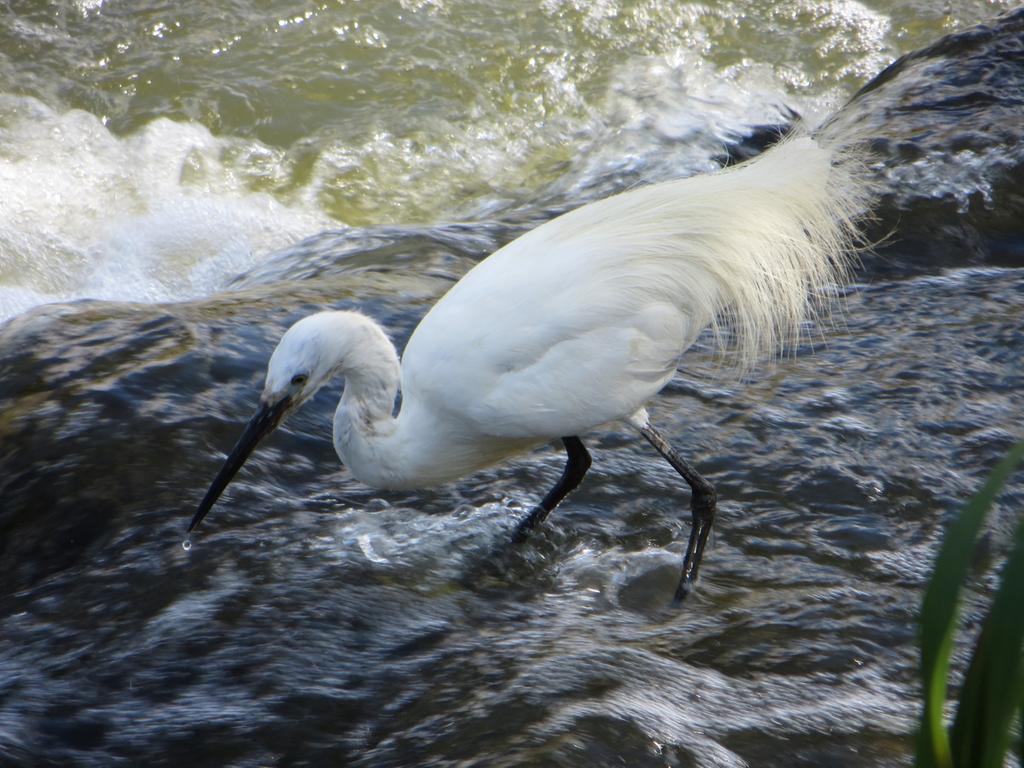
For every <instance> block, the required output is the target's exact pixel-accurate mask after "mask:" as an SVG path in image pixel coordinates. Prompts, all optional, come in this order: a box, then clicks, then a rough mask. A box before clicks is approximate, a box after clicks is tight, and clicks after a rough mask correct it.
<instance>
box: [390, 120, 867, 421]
mask: <svg viewBox="0 0 1024 768" xmlns="http://www.w3.org/2000/svg"><path fill="white" fill-rule="evenodd" d="M864 197H865V195H864V191H863V183H862V182H861V181H859V180H858V178H857V176H856V175H855V173H854V172H853V171H851V170H850V168H849V167H848V165H847V164H846V163H845V162H844V160H843V158H841V157H837V156H836V153H834V152H832V151H830V150H828V149H824V148H822V147H820V146H819V145H818V144H816V143H815V141H813V140H812V139H810V138H802V139H797V140H792V141H788V142H784V143H782V144H780V145H778V146H777V147H775V148H773V149H772V150H770V151H769V152H767V153H765V154H764V155H762V156H761V157H759V158H757V159H755V160H754V161H752V162H750V163H746V164H744V165H742V166H738V167H736V168H733V169H729V170H727V171H724V172H721V173H717V174H712V175H706V176H697V177H691V178H687V179H681V180H677V181H671V182H665V183H662V184H655V185H651V186H648V187H642V188H639V189H635V190H631V191H629V192H625V193H623V194H620V195H616V196H614V197H610V198H606V199H604V200H600V201H598V202H595V203H591V204H589V205H585V206H583V207H581V208H578V209H576V210H574V211H571V212H569V213H567V214H565V215H563V216H560V217H558V218H556V219H553V220H551V221H549V222H546V223H545V224H542V225H541V226H540V227H538V228H536V229H534V230H533V231H531V232H528V233H527V234H525V235H523V236H522V237H520V238H518V239H517V240H515V241H513V242H512V243H509V244H508V245H506V246H505V247H504V248H502V249H500V250H499V251H497V252H496V253H494V254H493V255H492V256H490V257H488V258H487V259H485V260H484V261H482V262H481V263H480V264H478V265H477V266H476V267H475V268H474V269H472V270H471V271H470V272H469V273H468V274H467V275H466V276H465V277H463V279H462V280H460V281H459V282H458V283H457V284H456V285H455V286H454V287H453V288H452V289H451V290H450V291H449V292H448V294H446V295H445V296H444V297H443V298H442V299H441V301H439V302H438V303H437V304H436V305H435V306H434V308H433V309H432V310H431V311H430V312H429V313H428V314H427V316H426V317H425V318H424V319H423V322H422V323H421V324H420V326H419V328H417V330H416V332H415V333H414V334H413V336H412V338H411V339H410V341H409V344H408V345H407V347H406V351H405V355H404V357H403V390H404V392H405V396H406V397H415V398H416V399H417V400H419V401H422V402H423V403H424V404H429V406H430V407H431V408H433V409H437V410H439V411H445V412H447V413H448V414H449V415H450V416H452V417H458V418H460V419H461V420H462V421H463V422H464V423H465V424H466V427H467V428H469V429H473V430H475V431H477V432H479V433H483V434H495V435H498V436H507V437H541V438H546V437H555V436H562V435H570V434H576V433H578V432H583V431H586V430H587V429H590V428H593V427H595V426H597V425H599V424H602V423H604V422H606V421H609V420H613V419H617V418H624V417H628V416H629V415H631V414H632V413H633V412H634V411H635V410H636V409H637V408H639V407H640V406H642V405H643V403H644V402H645V401H646V400H647V399H648V398H650V397H651V396H652V395H653V394H654V393H656V392H657V391H658V390H659V389H660V388H661V387H662V386H664V384H665V383H666V382H667V381H668V379H669V378H670V377H671V375H672V371H673V370H674V368H675V366H676V363H677V361H678V358H679V356H680V355H681V354H682V352H683V351H684V350H685V349H686V347H688V346H689V345H690V344H691V343H692V342H693V340H694V339H695V338H696V336H697V335H698V334H699V333H700V331H701V330H702V329H703V328H704V327H706V326H707V325H708V324H709V323H710V324H712V325H714V326H715V327H716V328H717V326H718V323H719V322H720V321H723V319H724V320H725V321H726V323H727V325H728V327H729V330H730V331H731V332H732V335H731V338H733V339H734V340H735V344H736V347H737V351H738V356H737V357H738V359H739V360H740V361H741V362H749V363H752V362H753V361H754V360H755V359H756V358H757V357H759V356H760V355H762V354H764V353H767V352H773V351H776V350H777V349H778V348H779V346H780V344H781V343H783V342H785V341H788V340H791V339H792V338H794V337H795V336H796V335H797V334H798V332H799V329H800V326H801V323H802V322H803V320H804V318H805V317H806V314H807V311H808V309H811V308H813V299H814V297H815V296H816V295H818V296H819V298H820V295H821V294H822V293H824V291H823V288H825V286H827V285H829V284H830V283H832V282H834V281H835V280H836V279H837V278H839V277H840V276H841V275H842V274H843V271H844V268H845V266H846V264H847V260H848V258H849V257H848V254H849V252H850V244H851V239H852V232H853V226H852V221H851V217H852V215H854V214H855V213H856V211H857V210H858V206H859V205H860V204H861V201H862V200H863V199H864ZM723 336H724V335H723Z"/></svg>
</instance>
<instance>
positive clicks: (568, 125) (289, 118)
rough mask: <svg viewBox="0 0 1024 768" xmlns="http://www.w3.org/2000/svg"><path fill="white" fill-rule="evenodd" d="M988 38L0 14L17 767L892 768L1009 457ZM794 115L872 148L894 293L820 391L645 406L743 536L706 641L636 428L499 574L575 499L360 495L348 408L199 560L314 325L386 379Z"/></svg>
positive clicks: (244, 492)
mask: <svg viewBox="0 0 1024 768" xmlns="http://www.w3.org/2000/svg"><path fill="white" fill-rule="evenodd" d="M1005 10H1007V6H1004V5H1001V4H999V3H989V2H960V3H947V4H945V5H936V4H934V3H923V2H916V1H915V0H902V1H896V2H893V1H890V2H888V3H872V4H867V3H860V2H853V1H852V0H836V2H827V3H817V2H809V1H808V0H795V1H794V2H783V3H754V2H750V0H735V1H734V2H714V3H708V4H701V5H698V4H690V3H677V2H668V1H667V0H648V1H647V2H625V1H624V0H623V1H616V0H596V1H594V2H575V1H573V0H532V2H527V1H526V0H523V1H522V2H514V3H497V2H494V0H476V1H473V0H466V2H449V1H448V0H393V1H389V0H375V1H374V2H348V3H346V2H340V1H339V2H330V3H327V2H321V3H310V2H283V1H279V2H270V1H267V2H256V0H234V1H233V2H224V3H212V2H200V1H199V0H196V1H195V2H189V3H181V4H165V3H156V2H152V1H151V0H147V1H146V2H133V3H128V2H116V1H114V2H111V1H107V2H105V1H104V0H77V1H74V0H61V1H60V2H42V1H40V0H35V1H34V2H11V3H7V4H5V5H4V9H3V11H2V12H0V75H2V76H0V137H2V140H0V320H3V321H5V324H4V325H2V326H0V765H5V766H6V765H12V766H37V765H42V766H47V765H53V766H64V765H83V766H109V765H153V766H156V765H174V766H178V765H182V764H192V765H203V766H206V765H210V766H263V765H294V766H299V765H353V766H410V765H431V766H535V765H536V766H605V765H609V766H610V765H624V766H743V765H748V766H786V767H787V768H791V767H792V766H888V765H904V764H909V762H910V755H911V751H912V733H913V729H914V723H915V718H916V716H917V712H918V707H919V705H918V697H919V691H918V687H917V684H916V679H915V674H916V671H915V670H916V662H917V659H916V636H915V635H916V623H915V622H916V616H917V611H918V606H919V603H920V598H921V592H922V587H923V585H924V583H925V582H926V580H927V578H928V575H929V572H930V568H931V561H932V558H933V556H934V553H935V550H936V547H937V545H938V542H939V540H940V538H941V535H942V531H943V528H944V525H945V524H946V523H947V522H948V521H949V520H950V518H951V517H952V516H953V515H954V514H955V513H956V511H957V509H958V507H959V505H960V504H961V503H962V502H963V500H964V499H965V498H966V497H967V496H969V495H970V493H971V492H972V491H973V490H974V489H975V488H977V487H978V485H979V483H980V481H981V479H982V478H983V477H984V476H985V475H986V472H987V471H988V469H989V468H990V467H991V466H992V465H993V464H994V463H995V462H996V461H997V460H998V459H999V458H1000V457H1001V455H1002V454H1003V452H1005V450H1006V449H1007V448H1008V447H1009V446H1010V445H1011V444H1012V443H1013V442H1014V441H1015V440H1016V439H1018V438H1019V437H1020V436H1021V426H1020V416H1021V412H1022V405H1024V231H1022V230H1024V227H1022V226H1021V222H1022V221H1024V198H1022V197H1021V193H1020V189H1022V188H1024V157H1022V154H1024V149H1022V147H1024V142H1022V141H1021V139H1022V136H1021V134H1022V133H1024V65H1022V61H1024V58H1022V55H1021V52H1022V51H1024V12H1021V11H1017V12H1015V13H1013V14H1011V15H1008V16H1004V17H1002V18H1001V19H1000V20H998V21H995V19H996V17H997V15H998V14H999V13H1000V12H1002V11H1005ZM980 22H987V23H989V26H987V27H980V28H976V27H974V26H973V25H975V24H978V23H980ZM940 39H941V43H938V41H940ZM936 43H938V44H936ZM912 51H918V53H917V54H914V55H913V56H910V57H908V58H907V59H905V60H903V61H901V62H900V63H899V64H898V65H896V66H894V67H893V68H891V69H890V70H887V71H886V73H885V74H884V75H882V76H881V77H879V78H877V79H876V80H874V81H873V82H872V83H871V85H868V86H867V87H864V86H865V85H866V84H867V83H868V81H869V80H871V78H872V77H874V76H875V75H877V74H878V73H879V72H881V71H882V70H883V69H884V68H885V67H886V66H887V65H888V64H889V63H890V62H892V61H893V60H895V59H897V58H898V57H899V56H901V55H903V54H907V53H910V52H912ZM858 91H859V92H858ZM796 113H799V114H801V115H803V116H805V117H806V118H807V119H808V120H810V121H816V120H819V119H822V118H825V117H826V116H828V115H830V114H833V115H834V117H833V118H832V119H831V121H830V122H829V123H828V125H827V126H826V128H825V129H824V130H825V131H826V132H827V133H828V135H831V136H833V137H838V139H837V140H842V139H843V138H844V137H856V138H857V139H858V140H866V141H867V143H868V144H869V145H870V146H871V147H872V149H873V155H872V158H871V172H872V174H873V175H874V177H875V178H876V180H877V186H878V190H879V204H878V206H877V209H876V210H875V220H874V222H873V223H872V224H870V225H869V235H870V236H871V237H872V238H874V239H876V240H877V241H878V242H879V245H878V247H877V248H876V249H875V252H874V253H872V254H869V255H866V256H865V258H864V264H863V266H862V268H861V269H860V270H858V273H857V276H856V280H857V283H856V285H854V286H851V287H850V289H849V290H848V291H847V292H846V295H845V296H844V297H843V299H842V302H841V305H842V312H841V314H840V316H839V317H837V319H836V321H835V322H834V323H833V324H832V325H829V326H827V327H820V328H811V329H809V333H808V339H809V340H812V341H813V342H814V343H813V344H812V343H811V341H809V342H808V344H807V345H806V346H804V347H801V348H800V349H798V350H796V352H795V354H793V355H792V356H789V357H786V358H785V359H783V360H781V361H780V362H778V363H777V364H775V365H773V366H766V367H765V368H764V369H762V370H761V371H760V372H759V373H758V374H757V375H756V376H753V377H751V378H750V379H749V380H746V381H741V382H737V381H732V380H725V381H724V382H723V381H722V380H721V379H720V378H716V376H715V374H716V372H717V371H718V362H717V361H716V360H715V359H713V358H712V357H711V356H710V355H709V354H708V353H707V351H706V350H705V349H704V348H703V347H701V346H698V347H697V348H695V349H694V350H692V351H691V353H689V354H688V355H687V357H686V358H685V359H684V365H683V368H682V370H681V372H680V375H679V376H678V377H677V378H676V379H675V380H674V381H673V383H672V384H671V385H670V386H669V387H668V388H667V389H666V390H665V392H664V393H662V395H661V396H659V397H658V398H657V399H656V400H655V401H654V402H653V403H652V405H651V411H652V414H653V416H654V417H655V419H656V421H657V423H659V425H660V426H661V427H662V429H663V431H665V432H666V434H669V435H671V437H672V439H673V440H674V441H675V442H676V443H678V444H679V445H680V446H681V447H682V448H684V449H685V452H686V453H687V454H688V455H689V456H690V458H691V459H692V460H693V461H694V462H695V463H696V464H697V465H698V466H699V467H700V468H701V469H702V470H703V471H704V472H705V473H706V474H707V475H708V476H709V477H710V478H711V479H712V480H713V481H714V482H715V483H716V485H717V487H718V491H719V497H720V499H721V506H720V513H719V518H718V521H717V524H716V532H715V536H714V539H713V542H712V546H711V547H710V548H709V551H708V552H707V554H706V558H705V565H704V571H703V580H702V583H701V585H700V589H699V591H698V592H697V593H696V594H695V595H694V596H693V599H692V600H691V601H689V602H688V604H687V605H686V606H685V607H683V608H682V609H672V608H670V606H669V599H670V597H671V593H672V590H673V588H674V586H675V581H676V579H677V574H678V567H679V565H680V560H681V553H682V550H683V548H684V546H685V542H686V537H687V535H688V514H687V505H688V501H689V497H688V494H687V493H686V491H685V488H683V487H681V485H680V482H679V480H678V478H677V477H676V476H675V475H674V473H673V471H672V470H671V468H670V467H668V465H666V464H664V463H663V462H661V461H660V459H658V457H657V456H656V455H652V453H651V451H650V449H649V448H647V447H646V445H645V444H644V443H643V442H642V441H640V440H638V439H636V437H635V436H634V435H633V434H631V433H630V432H629V431H628V430H627V429H626V428H625V427H623V426H620V427H618V428H613V429H612V430H611V431H608V432H604V433H599V434H594V435H590V436H585V440H586V442H587V444H588V445H590V446H591V447H592V452H593V455H594V467H593V469H592V470H591V473H590V475H588V477H587V480H586V481H585V483H584V485H583V486H582V488H581V489H580V490H579V491H578V492H577V493H576V494H574V495H573V496H571V497H570V498H569V499H568V500H567V502H566V503H565V504H564V506H562V507H560V508H559V509H558V510H557V512H556V513H554V514H553V515H552V516H551V517H550V518H549V519H548V521H547V523H546V524H545V526H544V529H543V530H542V531H541V532H539V533H538V535H537V536H535V537H534V538H533V539H532V540H531V541H530V542H529V543H528V544H527V545H525V546H523V547H520V548H517V549H515V550H512V551H511V553H510V554H509V555H508V556H507V558H506V562H504V564H503V567H502V569H501V570H499V571H497V572H496V571H494V570H493V569H489V568H487V567H482V565H485V564H486V563H487V562H488V558H489V555H490V553H491V552H492V550H494V549H495V548H496V547H501V546H502V545H503V543H504V542H506V541H507V539H508V538H509V535H510V533H511V531H512V529H513V527H514V525H515V521H516V520H517V519H519V517H521V516H522V515H523V514H525V513H526V511H527V510H528V509H529V506H530V504H531V503H532V502H533V501H535V500H536V499H537V498H538V496H540V495H541V494H542V493H543V492H544V491H545V490H547V488H548V487H549V486H550V484H551V483H552V482H553V481H554V479H555V477H556V476H557V475H558V473H559V472H560V469H561V463H562V461H563V459H562V454H561V453H560V452H559V451H558V450H555V449H554V448H552V449H548V450H543V451H539V452H537V453H535V454H532V455H529V456H524V457H522V458H520V459H517V460H515V461H512V462H510V463H508V464H506V465H504V466H501V467H497V468H494V469H492V470H489V471H487V472H483V473H481V474H479V475H476V476H473V477H470V478H467V479H466V480H465V481H463V482H460V483H457V484H454V485H452V486H449V487H444V488H440V489H435V490H431V491H423V492H416V493H389V494H381V493H376V492H373V491H371V490H369V489H367V488H365V487H363V486H361V485H359V484H358V483H356V482H355V481H354V480H352V479H351V478H350V477H349V476H348V475H347V473H346V472H345V470H344V469H343V468H341V467H340V466H339V465H338V462H337V459H336V457H335V456H334V453H333V449H332V446H331V444H330V413H331V410H332V406H333V399H334V398H336V397H337V395H338V391H339V387H338V386H336V387H334V388H333V389H331V390H330V391H324V392H322V393H321V394H320V395H318V396H317V397H316V398H315V400H314V401H313V402H311V403H310V404H309V405H307V407H306V408H305V410H303V411H302V412H300V413H299V414H297V415H296V416H294V417H293V418H292V419H291V420H289V422H288V423H287V424H286V425H285V426H284V427H283V428H282V429H280V430H278V432H277V433H275V435H274V436H273V437H272V438H270V439H269V440H268V441H267V442H266V444H265V445H263V446H262V447H261V448H260V449H259V450H258V451H257V453H256V454H255V455H254V456H253V457H252V459H251V460H250V462H249V463H248V464H247V466H246V469H245V470H243V472H242V473H241V475H240V476H239V478H238V479H237V480H236V481H235V482H234V483H233V484H232V486H231V487H230V489H229V490H228V492H227V493H226V494H225V497H224V498H223V499H222V501H221V502H220V504H219V505H218V506H217V507H216V508H215V509H214V511H213V512H212V513H211V515H210V517H209V518H208V520H207V521H206V522H205V523H204V525H203V527H202V528H201V529H200V530H199V532H198V533H197V534H196V535H195V536H193V538H192V539H191V541H188V542H185V544H187V546H183V541H184V539H185V537H184V530H185V526H186V525H187V522H188V520H189V517H190V515H191V513H192V511H193V510H194V508H195V504H196V503H197V501H198V499H199V498H200V497H201V496H202V493H203V491H204V490H205V488H206V486H207V485H208V483H209V482H210V480H211V479H212V477H213V475H214V474H215V472H216V470H217V469H218V467H219V463H220V461H221V460H222V458H223V454H224V451H225V450H227V449H228V448H229V447H230V445H231V444H232V442H233V440H234V439H235V437H236V436H237V434H238V432H239V431H240V429H241V426H242V424H243V423H244V421H245V419H246V418H248V416H249V415H250V413H251V411H252V409H253V407H254V405H255V402H256V397H257V393H258V391H259V389H260V386H261V379H262V375H263V370H264V366H265V363H266V359H267V357H268V355H269V353H270V351H271V350H272V348H273V345H274V344H275V343H276V340H277V338H278V337H279V336H280V334H281V332H282V330H283V329H284V328H285V327H287V325H288V324H289V323H290V322H292V321H293V320H295V319H297V318H298V317H300V316H302V315H303V314H306V313H308V312H310V311H312V310H315V309H319V308H325V307H344V308H359V309H361V310H363V311H365V312H367V313H369V314H371V315H373V316H374V317H376V318H377V319H379V320H380V321H381V322H383V323H384V324H385V325H386V326H387V328H388V330H389V331H390V332H391V333H392V334H393V336H394V338H395V340H396V343H397V344H398V346H399V348H401V346H402V345H403V344H404V342H405V340H406V339H407V338H408V336H409V334H410V333H411V331H412V329H413V328H414V327H415V325H416V323H417V322H418V320H419V318H420V317H422V315H423V314H424V312H426V310H427V309H428V308H429V307H430V305H431V304H432V302H434V301H435V300H436V299H437V298H438V297H439V296H440V295H441V294H442V293H443V292H444V291H445V290H446V289H447V288H448V287H449V286H450V285H451V284H452V282H453V281H454V280H455V279H457V278H458V277H459V276H460V275H461V274H463V273H464V272H465V271H466V270H467V269H469V267H470V266H471V265H472V264H473V263H475V262H476V261H477V260H479V259H480V258H482V257H484V256H485V255H487V254H488V253H489V252H490V251H492V250H493V249H494V248H496V247H497V246H498V245H500V244H501V243H503V242H506V241H507V240H509V239H511V238H512V237H514V236H515V235H517V234H519V233H520V232H522V231H523V230H524V229H525V228H526V227H528V226H530V225H533V224H536V223H537V222H540V221H543V220H544V219H546V218H548V217H550V216H551V215H553V214H554V213H556V212H558V211H561V210H565V209H568V208H571V207H574V206H576V205H579V204H580V203H582V202H585V201H587V200H590V199H593V198H595V197H598V196H600V195H603V194H607V193H609V192H612V191H615V190H619V189H623V188H626V187H628V186H631V185H634V184H637V183H641V182H645V181H653V180H658V179H662V178H669V177H675V176H682V175H688V174H692V173H696V172H701V171H706V170H710V169H713V168H715V167H718V166H719V165H720V164H721V163H722V162H725V161H727V160H728V159H730V158H737V157H743V156H746V155H748V154H751V153H753V152H756V151H757V150H758V148H759V147H761V146H762V145H763V144H764V142H765V140H766V139H767V137H769V136H770V135H772V134H773V132H774V131H775V130H776V129H777V128H778V127H779V126H785V125H787V124H789V123H790V122H792V121H793V119H794V117H795V114H796ZM339 386H340V385H339ZM1022 501H1024V483H1022V482H1021V481H1020V480H1017V481H1015V482H1014V483H1012V484H1011V485H1010V486H1009V487H1008V489H1007V490H1006V491H1005V493H1004V494H1003V495H1002V497H1001V503H1000V504H999V506H998V508H997V509H996V512H995V515H994V517H993V520H992V524H991V527H990V531H989V533H988V534H987V535H986V538H985V540H984V547H982V548H981V549H980V550H979V553H978V563H977V570H976V578H975V579H974V581H973V582H972V584H971V585H970V589H969V591H968V595H967V618H966V621H965V627H966V628H968V629H969V628H971V627H972V626H974V625H975V624H976V621H977V618H978V616H979V613H980V611H981V609H982V608H983V606H984V600H985V596H986V595H987V594H988V592H989V590H990V589H991V586H992V584H993V581H994V577H993V576H992V575H991V569H992V566H994V565H996V564H998V562H999V560H1000V556H1001V554H1002V553H1003V552H1005V550H1006V542H1007V539H1008V536H1009V534H1010V532H1011V531H1012V529H1013V526H1014V525H1015V522H1016V520H1017V518H1019V514H1020V509H1021V505H1022ZM968 650H969V647H968V645H967V644H966V643H964V644H961V645H960V646H958V661H957V663H958V664H962V662H963V656H964V654H965V653H966V652H967V651H968Z"/></svg>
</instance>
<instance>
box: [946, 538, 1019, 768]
mask: <svg viewBox="0 0 1024 768" xmlns="http://www.w3.org/2000/svg"><path fill="white" fill-rule="evenodd" d="M1022 699H1024V520H1022V521H1021V523H1020V524H1019V525H1018V526H1017V535H1016V541H1015V544H1014V548H1013V551H1012V552H1011V553H1010V557H1009V558H1008V559H1007V561H1006V565H1005V566H1004V567H1003V575H1002V582H1001V583H1000V585H999V590H998V591H997V592H996V596H995V598H993V600H992V605H991V607H990V608H989V611H988V615H987V616H986V617H985V623H984V624H983V625H982V628H981V634H980V635H979V637H978V642H977V645H976V646H975V649H974V654H973V655H972V657H971V664H970V667H968V670H967V676H966V677H965V678H964V685H963V688H962V689H961V691H960V704H959V706H958V708H957V714H956V721H955V722H954V723H953V729H952V732H951V734H950V740H951V742H952V744H951V746H952V749H953V755H954V759H955V761H956V765H958V766H968V765H970V766H978V768H1002V765H1003V758H1004V756H1005V755H1006V750H1007V749H1008V748H1009V745H1010V726H1011V724H1012V722H1013V719H1014V716H1015V715H1016V714H1017V711H1018V708H1019V707H1020V702H1021V700H1022Z"/></svg>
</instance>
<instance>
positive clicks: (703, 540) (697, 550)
mask: <svg viewBox="0 0 1024 768" xmlns="http://www.w3.org/2000/svg"><path fill="white" fill-rule="evenodd" d="M639 429H640V434H641V435H643V436H644V437H645V438H647V442H649V443H650V444H651V445H653V446H654V447H655V448H656V449H657V450H658V453H660V454H661V455H662V456H664V457H665V459H666V460H667V461H668V463H669V464H671V465H672V467H673V468H674V469H675V470H676V472H678V473H679V474H680V475H682V477H683V479H684V480H685V481H686V482H687V483H689V485H690V492H691V496H690V510H691V511H692V513H693V527H692V528H690V543H689V544H687V545H686V556H685V557H684V558H683V573H682V576H681V578H680V579H679V586H678V588H676V594H675V598H674V600H675V602H677V603H680V602H682V601H683V599H684V598H685V597H686V596H687V595H688V594H689V593H690V590H692V589H693V584H694V582H695V581H696V580H697V571H698V570H699V569H700V560H701V557H702V556H703V554H704V545H705V544H707V542H708V534H710V533H711V524H712V523H714V521H715V510H716V507H717V500H718V494H717V493H716V492H715V487H714V486H713V485H712V484H711V483H709V482H708V481H707V480H706V479H705V478H704V477H703V476H702V475H701V474H700V473H699V472H698V471H697V470H696V469H694V468H693V466H692V465H691V464H690V462H688V461H687V460H686V459H684V458H683V457H682V456H681V455H680V454H679V452H678V451H676V449H675V448H673V447H672V446H671V445H669V443H668V440H666V439H665V438H664V437H662V435H661V433H660V432H659V431H658V430H656V429H655V428H654V427H653V426H651V424H650V422H647V423H645V424H644V425H643V426H641V427H639Z"/></svg>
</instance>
